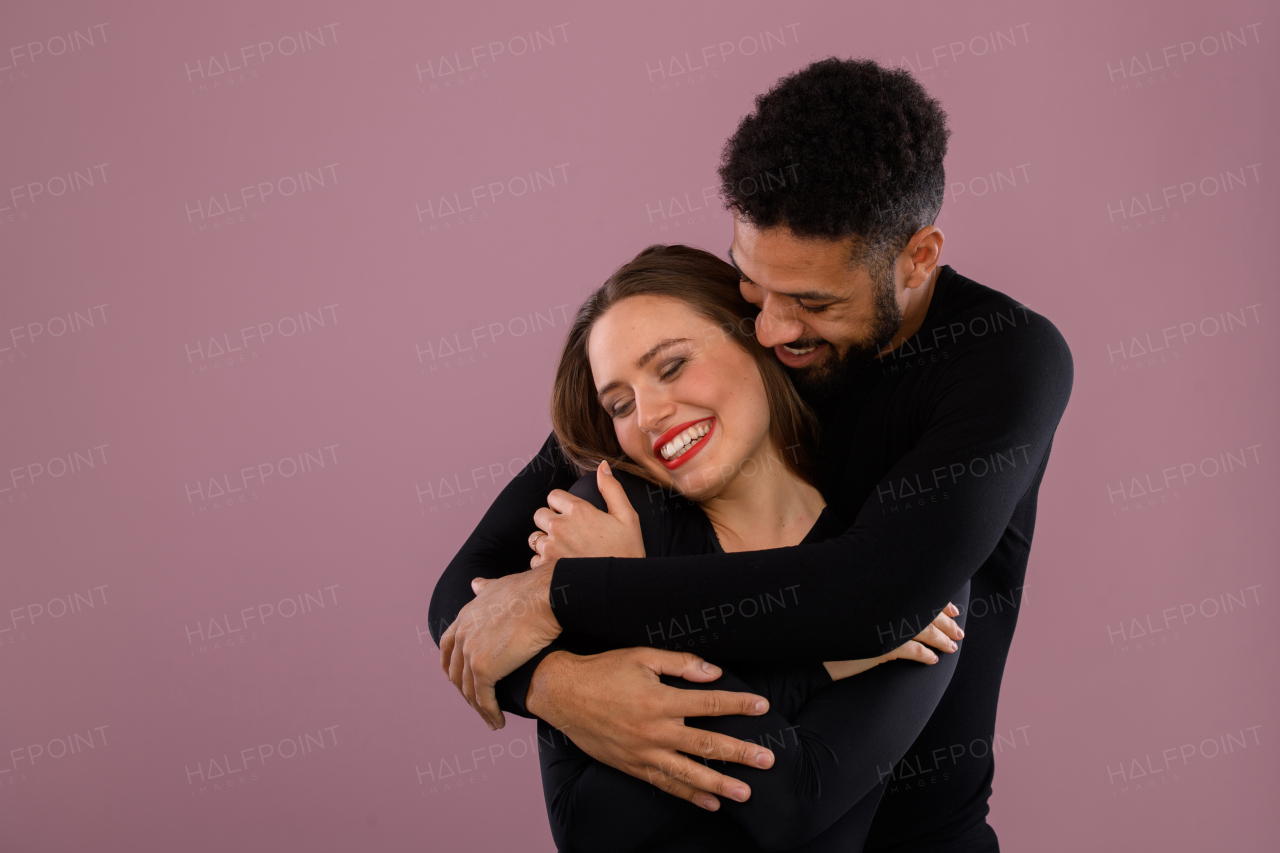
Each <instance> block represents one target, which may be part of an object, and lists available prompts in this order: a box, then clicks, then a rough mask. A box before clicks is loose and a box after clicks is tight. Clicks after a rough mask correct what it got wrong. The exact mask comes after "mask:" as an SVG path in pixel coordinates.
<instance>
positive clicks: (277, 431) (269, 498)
mask: <svg viewBox="0 0 1280 853" xmlns="http://www.w3.org/2000/svg"><path fill="white" fill-rule="evenodd" d="M179 5H181V6H183V7H185V8H178V6H179ZM1276 24H1277V20H1276V7H1275V6H1274V5H1273V4H1265V3H1262V2H1240V0H1229V2H1217V3H1204V4H1177V5H1175V4H1170V3H1162V2H1155V0H1146V2H1124V3H1117V2H1111V0H1107V2H1100V0H1090V2H1082V3H1074V4H1069V5H1068V4H1058V3H1013V2H979V3H966V4H955V3H948V2H919V3H912V4H889V3H879V4H873V3H859V4H851V3H840V2H808V3H806V2H797V3H788V4H762V3H743V2H733V3H730V2H726V0H719V2H714V3H699V4H688V3H673V2H646V3H632V4H599V3H585V2H584V3H560V2H555V3H551V2H544V3H536V4H532V3H515V2H509V3H505V4H484V5H481V4H461V3H435V4H422V3H408V2H395V3H391V2H375V3H370V2H330V1H329V0H321V2H305V3H304V2H299V0H289V2H277V3H271V4H263V3H259V2H247V0H228V2H220V3H216V4H199V5H197V6H192V5H191V4H176V5H175V4H172V3H161V2H149V3H148V2H131V3H126V2H107V3H95V4H89V3H76V4H71V3H67V4H59V5H58V6H57V7H56V8H55V7H52V6H49V5H48V4H34V3H32V4H25V8H23V7H19V4H7V5H6V8H5V10H4V11H3V13H0V37H2V38H3V39H4V43H3V45H2V46H0V47H3V51H2V52H0V66H4V67H3V69H0V111H2V114H3V116H4V132H3V146H2V150H3V155H2V156H0V177H2V179H3V180H2V181H0V184H2V185H0V190H2V191H3V192H2V193H0V256H2V257H3V273H2V280H3V284H2V285H0V321H2V323H0V325H2V328H0V399H2V400H3V407H2V408H0V413H2V414H0V436H2V438H0V457H3V458H2V459H0V683H2V684H3V698H2V699H0V740H2V741H3V742H2V743H0V847H3V848H4V849H5V850H15V851H64V850H65V851H73V850H76V851H78V850H95V851H137V850H147V851H150V850H156V851H160V850H184V851H189V853H202V852H203V851H224V850H228V849H238V850H303V849H305V850H310V851H349V850H390V851H401V850H405V851H407V850H423V849H428V850H459V851H491V850H529V851H549V850H551V849H552V842H551V838H550V834H549V832H548V829H547V823H546V817H545V813H544V810H543V801H542V791H541V787H540V785H539V780H538V763H537V760H536V753H535V739H534V727H533V724H532V723H531V722H530V721H528V720H523V719H512V720H511V722H510V723H509V725H508V726H507V728H505V729H503V730H502V731H500V732H497V733H491V732H489V730H488V729H487V728H486V727H485V726H484V725H483V723H482V722H481V721H480V719H479V718H478V717H477V716H476V715H475V713H474V712H472V711H471V710H470V709H469V708H468V707H467V706H466V704H465V703H464V702H463V700H462V699H461V698H460V697H459V696H458V695H457V692H456V691H455V690H454V689H453V687H452V686H450V685H449V684H448V683H447V682H446V680H445V678H444V677H443V675H442V674H441V672H440V670H439V665H438V652H437V649H436V647H435V645H434V644H433V643H432V642H431V639H430V637H429V635H428V633H427V623H426V617H427V602H428V600H429V597H430V594H431V590H432V587H433V585H434V583H435V581H436V578H437V577H438V576H439V573H440V572H441V570H442V569H443V567H444V566H445V564H446V563H447V561H448V560H449V558H450V557H451V556H452V555H453V554H454V552H455V551H456V549H457V548H458V546H459V545H460V544H461V542H462V541H463V539H464V537H465V536H466V535H467V533H468V531H469V530H470V529H471V528H472V526H473V525H474V524H475V523H476V521H477V520H478V519H479V518H480V516H481V514H482V513H483V512H484V510H485V508H486V507H487V506H488V504H489V502H490V501H491V500H492V499H493V497H494V496H495V495H496V494H497V492H498V491H499V490H500V489H501V488H502V487H503V486H504V485H505V484H506V483H507V482H509V481H510V479H511V476H512V475H513V474H514V473H515V472H516V471H518V470H519V469H520V467H521V466H522V465H523V464H524V462H525V461H526V460H527V459H528V458H529V457H530V455H531V454H533V453H534V452H535V451H536V449H537V448H538V447H539V445H540V444H541V442H542V440H543V439H544V438H545V436H546V434H547V431H548V428H549V417H548V397H549V391H550V383H551V374H552V369H553V366H554V364H555V360H556V358H557V355H558V349H559V347H560V345H561V342H562V340H563V335H564V332H565V329H566V321H567V320H568V319H569V318H570V317H571V316H572V313H573V311H574V310H575V309H576V307H577V306H578V304H579V303H580V302H581V300H582V299H583V297H584V296H585V294H587V293H588V292H589V291H590V290H591V289H592V288H594V287H596V286H597V285H599V284H600V283H601V282H602V281H603V280H604V279H605V278H606V277H607V276H608V275H609V273H611V272H612V271H613V270H614V269H615V268H616V267H617V266H618V265H620V264H621V263H623V262H624V261H626V260H628V259H629V258H631V257H632V256H633V255H634V254H635V253H636V252H637V251H639V250H640V249H642V248H643V247H644V246H646V245H648V244H651V243H656V242H664V243H671V242H683V243H690V244H693V245H696V246H701V247H703V248H706V249H709V250H711V251H714V252H717V253H722V252H723V251H724V250H725V249H726V248H727V247H728V245H729V241H730V238H731V220H730V217H729V215H728V214H726V213H725V212H724V211H723V210H722V209H721V208H720V206H719V203H718V200H717V198H716V189H715V188H716V175H715V169H716V166H717V163H718V158H719V152H720V148H721V145H722V144H723V142H724V140H725V139H726V138H727V137H728V136H729V135H730V133H732V131H733V129H734V127H735V126H736V123H737V122H738V120H739V119H740V118H741V117H742V116H743V115H745V114H746V113H747V112H748V111H749V110H750V109H751V108H752V103H753V98H754V96H755V95H757V94H759V93H762V92H764V91H766V90H767V89H768V88H769V87H770V86H771V85H772V84H773V82H774V81H775V80H777V79H778V78H779V77H781V76H782V75H784V74H787V73H789V72H791V71H794V70H797V69H799V68H801V67H802V66H804V65H805V64H807V63H809V62H811V61H813V60H815V59H818V58H821V57H824V56H828V55H832V54H835V55H839V56H865V57H870V58H875V59H877V60H878V61H880V62H881V63H884V64H887V65H894V66H900V67H907V68H909V69H910V70H911V71H912V72H913V73H915V74H916V75H917V77H918V79H919V80H920V82H921V83H922V84H923V85H924V86H925V87H926V88H927V89H928V90H929V91H930V92H931V93H932V94H933V95H934V96H936V97H937V98H939V99H940V100H941V102H942V104H943V106H944V108H945V109H946V110H947V112H948V114H949V115H950V123H951V127H952V129H953V136H952V139H951V145H950V153H949V156H948V158H947V163H946V167H947V180H948V189H947V196H946V201H945V204H944V206H943V209H942V214H941V217H940V219H939V221H938V225H939V226H940V227H941V229H942V230H943V232H944V233H945V235H946V238H947V242H946V248H945V250H944V255H943V260H944V262H946V263H949V264H951V265H953V266H954V267H955V268H956V269H957V270H958V271H959V272H961V273H963V274H964V275H966V276H969V277H971V278H974V279H976V280H977V281H979V282H981V283H983V284H986V285H988V286H991V287H994V288H996V289H998V290H1002V291H1004V292H1006V293H1008V294H1010V295H1011V296H1013V297H1014V298H1016V299H1018V300H1019V301H1021V302H1023V303H1025V304H1026V305H1028V306H1029V307H1031V308H1032V309H1034V310H1035V311H1038V312H1040V313H1042V314H1044V315H1045V316H1047V317H1049V318H1050V319H1051V320H1052V321H1053V322H1054V323H1055V324H1056V325H1057V326H1058V328H1059V329H1061V330H1062V332H1063V334H1064V335H1065V336H1066V338H1067V340H1068V342H1069V343H1070V345H1071V348H1072V352H1073V354H1074V358H1075V369H1076V380H1075V389H1074V394H1073V396H1072V400H1071V404H1070V406H1069V408H1068V409H1067V412H1066V416H1065V418H1064V420H1063V421H1062V424H1061V426H1060V428H1059V430H1058V434H1057V440H1056V442H1055V447H1054V451H1053V457H1052V460H1051V463H1050V465H1049V469H1048V473H1047V475H1046V477H1045V480H1044V485H1043V488H1042V489H1041V497H1040V518H1039V524H1038V529H1037V531H1036V540H1035V547H1034V549H1033V551H1032V556H1031V564H1030V567H1029V570H1028V573H1027V589H1026V597H1025V599H1024V602H1025V604H1024V607H1023V609H1024V610H1025V612H1024V613H1022V614H1021V615H1020V622H1019V630H1018V634H1017V637H1016V639H1015V641H1014V644H1013V650H1012V654H1011V657H1010V659H1009V663H1008V668H1007V672H1006V676H1005V682H1004V689H1003V696H1002V701H1001V705H1000V716H999V721H998V725H997V729H996V733H995V738H994V743H987V742H982V741H978V742H974V743H970V744H958V745H956V750H955V751H956V757H955V758H954V760H956V761H962V760H965V756H966V755H972V754H979V753H981V752H984V751H985V750H988V749H991V750H994V751H995V752H997V753H998V758H997V760H996V767H997V772H996V776H995V782H994V788H995V795H994V798H993V800H992V809H993V811H992V816H991V822H992V824H993V825H994V826H995V827H996V829H997V831H998V832H999V834H1000V836H1001V838H1002V840H1003V843H1004V844H1005V846H1006V847H1007V849H1010V850H1036V851H1068V850H1078V849H1082V848H1088V849H1096V850H1114V851H1130V850H1139V849H1145V850H1155V849H1159V850H1168V851H1195V850H1204V849H1215V848H1217V847H1219V846H1228V847H1230V848H1231V849H1234V850H1263V849H1269V845H1270V844H1272V843H1274V838H1275V835H1276V832H1277V829H1280V823H1278V819H1277V817H1276V812H1275V811H1274V810H1273V808H1272V806H1273V805H1274V802H1275V799H1276V793H1277V790H1276V789H1277V786H1276V773H1275V769H1274V767H1275V760H1276V747H1275V739H1276V738H1277V736H1278V732H1277V722H1278V721H1277V714H1276V699H1277V696H1276V664H1275V653H1274V643H1273V636H1274V631H1272V630H1270V628H1271V626H1270V623H1269V621H1268V619H1269V616H1270V615H1272V614H1273V613H1274V603H1275V601H1276V600H1277V598H1276V597H1277V595H1278V593H1280V589H1278V588H1277V587H1278V586H1280V585H1278V584H1277V578H1276V574H1275V566H1276V557H1277V532H1276V531H1277V525H1276V524H1275V518H1276V498H1275V495H1276V488H1275V478H1276V476H1277V472H1278V471H1280V461H1278V460H1277V456H1276V452H1277V440H1278V439H1280V435H1278V434H1277V419H1276V394H1275V389H1276V387H1277V379H1278V378H1280V377H1278V376H1277V358H1276V356H1277V322H1278V319H1277V313H1276V310H1277V304H1276V301H1275V295H1274V289H1273V284H1272V270H1273V268H1274V262H1275V257H1274V245H1275V236H1274V235H1275V232H1276V228H1277V225H1280V222H1278V221H1277V215H1276V205H1275V203H1274V201H1273V200H1272V199H1273V196H1272V194H1273V193H1274V189H1273V188H1274V186H1275V183H1274V182H1275V175H1274V171H1273V170H1274V168H1275V164H1276V154H1277V151H1276V145H1275V141H1274V140H1275V139H1276V135H1277V132H1278V131H1280V127H1277V120H1276V99H1275V93H1274V83H1275V80H1276V72H1277V56H1276V44H1277V42H1276V39H1277V29H1276ZM986 606H987V607H999V606H1007V605H1002V603H1001V602H988V603H986ZM982 610H983V603H982V602H974V608H973V612H972V614H971V616H970V625H971V627H970V630H974V629H975V627H976V629H977V630H981V616H982V612H980V611H982ZM943 764H944V765H945V761H944V762H943ZM900 784H902V785H911V786H917V787H920V786H925V785H933V784H946V780H945V779H944V778H941V776H940V775H939V774H931V773H922V774H920V775H919V776H918V777H915V778H911V777H905V778H902V779H901V780H900Z"/></svg>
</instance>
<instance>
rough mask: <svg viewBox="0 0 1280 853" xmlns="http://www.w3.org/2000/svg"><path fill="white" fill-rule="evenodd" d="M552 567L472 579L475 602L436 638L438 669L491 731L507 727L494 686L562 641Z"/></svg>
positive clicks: (465, 608) (460, 612)
mask: <svg viewBox="0 0 1280 853" xmlns="http://www.w3.org/2000/svg"><path fill="white" fill-rule="evenodd" d="M551 571H552V567H551V566H550V565H548V566H546V567H543V568H540V569H530V570H529V571H527V572H520V573H519V574H514V575H507V576H506V577H502V578H497V579H496V580H487V579H485V578H476V579H475V580H473V581H471V589H472V590H474V591H475V594H476V597H475V598H474V599H473V600H472V601H470V602H469V603H468V604H467V606H466V607H463V608H462V610H461V611H459V613H458V618H457V619H455V620H453V624H452V625H450V626H449V628H448V629H447V630H446V631H445V632H444V634H443V635H442V636H441V637H440V665H441V666H442V667H443V668H444V671H445V674H446V675H448V676H449V680H450V681H452V682H453V686H454V687H457V688H458V689H459V690H460V691H462V695H463V696H464V697H466V700H467V702H468V703H470V705H471V707H472V708H475V709H476V711H477V712H478V713H479V714H480V716H481V717H483V718H484V721H485V723H486V724H487V725H488V726H489V728H490V729H500V728H502V727H503V726H504V725H506V720H505V718H504V717H503V715H502V711H501V710H500V709H499V708H498V698H497V696H496V695H495V693H494V689H493V685H495V684H497V683H498V681H499V680H500V679H502V678H505V677H506V676H508V675H510V674H511V673H512V672H514V671H515V670H516V669H518V668H519V667H520V666H522V665H523V664H524V663H525V662H526V661H528V660H529V659H530V658H532V657H533V656H534V655H536V654H537V653H538V652H540V651H542V649H543V648H545V647H546V646H547V644H548V643H550V642H551V641H552V640H554V639H555V638H556V637H558V636H560V631H561V628H560V623H559V622H558V621H556V617H555V614H554V613H552V611H551V596H550V587H551Z"/></svg>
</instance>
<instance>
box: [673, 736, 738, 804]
mask: <svg viewBox="0 0 1280 853" xmlns="http://www.w3.org/2000/svg"><path fill="white" fill-rule="evenodd" d="M689 731H698V730H697V729H689ZM707 734H710V732H708V733H707ZM682 751H684V752H691V750H683V749H682ZM713 757H714V756H713ZM656 772H657V773H659V774H661V775H663V776H666V777H668V778H670V779H672V780H673V781H675V782H680V783H683V784H684V785H686V786H688V787H690V788H692V789H694V791H696V792H700V793H702V794H704V795H707V794H712V795H716V796H721V797H725V798H727V799H730V800H734V801H735V802H739V803H745V802H746V801H747V800H748V799H749V798H750V797H751V788H750V787H748V785H747V783H746V782H742V781H739V780H738V779H734V778H733V777H731V776H726V775H724V774H723V773H717V772H716V771H714V770H712V769H711V768H710V767H708V766H707V765H705V764H703V763H702V762H700V761H694V760H693V759H691V758H688V757H686V756H684V755H674V756H672V757H670V758H669V759H665V758H664V759H663V760H662V761H660V762H659V764H658V767H657V770H656ZM659 787H661V786H659ZM664 790H666V789H664ZM695 797H696V794H695ZM686 799H690V801H691V802H693V803H695V804H696V803H697V800H696V799H691V798H688V797H686ZM713 799H714V797H713ZM718 805H719V804H718V803H717V807H718Z"/></svg>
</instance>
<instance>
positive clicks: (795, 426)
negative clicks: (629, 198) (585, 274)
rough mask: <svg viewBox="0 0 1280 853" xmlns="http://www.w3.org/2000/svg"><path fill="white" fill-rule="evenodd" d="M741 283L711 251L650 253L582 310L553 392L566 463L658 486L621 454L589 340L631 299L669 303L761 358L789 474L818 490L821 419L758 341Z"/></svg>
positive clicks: (657, 249) (773, 427) (773, 426)
mask: <svg viewBox="0 0 1280 853" xmlns="http://www.w3.org/2000/svg"><path fill="white" fill-rule="evenodd" d="M739 281H740V276H739V275H738V271H737V270H736V269H734V268H733V267H732V266H731V265H730V264H728V263H726V262H725V261H722V260H720V259H719V258H717V257H716V256H715V255H713V254H711V253H710V252H704V251H703V250H701V249H695V248H692V247H690V246H681V245H674V246H663V245H656V246H650V247H649V248H647V249H645V250H644V251H643V252H641V253H640V254H638V255H636V256H635V258H633V259H632V260H631V261H630V262H629V263H627V264H624V265H623V266H622V267H620V268H619V269H618V271H617V272H615V273H614V274H613V275H612V276H610V277H609V280H608V281H606V282H605V283H604V284H603V285H601V286H600V288H599V289H598V290H596V291H595V292H594V293H592V294H591V296H589V297H588V298H587V301H586V302H584V303H582V307H581V308H579V309H578V315H577V317H575V318H574V321H573V325H572V326H571V327H570V329H569V335H568V337H567V338H566V340H565V344H564V352H563V353H561V355H560V366H559V367H558V368H557V369H556V381H555V387H554V389H553V390H552V393H551V423H552V426H553V427H554V428H555V433H556V438H557V439H558V440H559V442H560V447H561V449H562V450H563V451H564V454H565V456H566V457H567V458H568V459H569V461H570V462H572V463H573V464H574V465H576V466H577V467H578V470H579V471H581V472H582V473H584V474H586V473H588V472H590V471H592V470H594V469H595V468H596V467H597V466H598V465H599V464H600V462H601V460H608V462H609V465H610V466H612V467H616V468H621V469H623V470H625V471H630V472H631V473H633V474H636V475H639V476H641V477H644V478H645V479H646V480H650V481H653V476H652V475H651V474H650V473H648V472H647V471H646V470H645V469H644V468H643V467H641V466H640V465H637V464H636V463H634V462H632V461H631V460H630V459H628V458H627V457H626V455H625V454H624V453H623V452H622V447H621V446H620V445H619V444H618V437H617V434H616V433H615V432H614V428H613V421H612V419H611V418H610V417H609V414H608V412H606V411H605V410H604V407H603V406H602V405H600V402H599V400H598V399H597V395H596V385H595V379H594V377H593V376H592V375H591V360H590V358H589V357H588V355H587V340H588V338H589V337H590V335H591V329H592V327H593V326H594V325H595V323H596V321H597V320H599V319H600V317H602V316H603V315H604V313H605V312H606V311H608V310H609V309H610V308H612V307H613V306H614V305H616V304H617V303H619V302H621V301H622V300H624V299H628V298H630V297H632V296H667V297H671V298H673V299H679V300H680V301H681V302H684V303H685V304H686V305H688V306H689V307H690V308H692V309H693V310H694V311H695V312H697V313H698V314H699V315H701V316H702V317H705V318H706V319H707V320H709V321H710V322H711V323H713V324H714V330H715V332H716V333H717V334H723V335H724V336H725V337H727V338H729V339H730V340H732V341H733V342H734V343H736V344H737V345H738V346H740V347H742V348H743V349H744V350H746V351H747V353H749V354H750V355H751V357H752V358H753V359H755V362H756V365H757V366H758V367H759V368H760V378H761V379H762V380H763V381H764V389H765V394H766V396H767V398H768V401H769V432H770V436H771V438H772V439H773V441H774V443H775V444H776V445H777V448H778V451H779V452H780V453H781V454H782V459H783V461H784V462H785V463H786V465H787V467H788V468H790V469H791V471H793V472H794V473H795V474H796V475H797V476H799V477H800V478H801V479H803V480H805V481H806V482H808V483H809V484H811V485H815V486H816V485H817V476H816V471H815V460H814V449H815V448H816V446H817V440H818V420H817V418H816V417H815V415H814V413H813V410H812V409H810V408H809V406H808V404H806V403H805V402H804V400H802V399H801V398H800V395H799V394H798V393H797V392H796V390H795V387H794V386H793V385H792V384H791V380H790V379H788V378H787V375H786V373H785V372H784V371H783V368H782V365H781V364H780V363H779V362H778V360H777V358H776V357H775V356H774V355H773V353H772V352H770V351H769V350H767V349H765V348H764V347H762V346H760V344H759V343H757V342H756V339H755V318H756V314H757V313H758V310H757V309H756V308H755V306H753V305H752V304H751V303H749V302H747V301H746V300H745V299H743V298H742V293H741V291H740V290H739V289H738V284H739Z"/></svg>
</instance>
